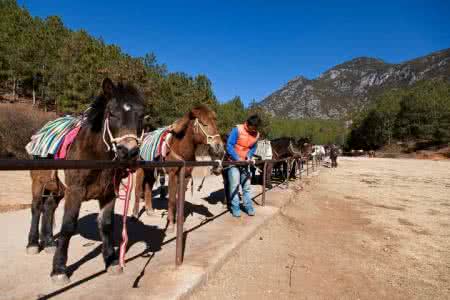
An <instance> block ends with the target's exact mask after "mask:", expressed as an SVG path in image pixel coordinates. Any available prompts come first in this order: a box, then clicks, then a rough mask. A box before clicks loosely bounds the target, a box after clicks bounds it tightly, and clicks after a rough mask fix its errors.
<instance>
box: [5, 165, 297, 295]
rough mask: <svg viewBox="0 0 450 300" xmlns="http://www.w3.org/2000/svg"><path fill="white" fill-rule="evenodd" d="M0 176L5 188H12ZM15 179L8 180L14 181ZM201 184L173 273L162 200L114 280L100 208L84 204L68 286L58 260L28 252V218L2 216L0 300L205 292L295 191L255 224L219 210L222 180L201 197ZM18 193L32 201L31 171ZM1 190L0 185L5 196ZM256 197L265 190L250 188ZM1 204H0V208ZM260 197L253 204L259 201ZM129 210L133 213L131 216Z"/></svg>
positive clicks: (281, 195)
mask: <svg viewBox="0 0 450 300" xmlns="http://www.w3.org/2000/svg"><path fill="white" fill-rule="evenodd" d="M4 176H5V177H6V175H4V173H0V185H7V184H8V181H4V180H3V179H2V177H4ZM9 176H11V174H9ZM200 181H201V179H200V178H197V179H196V180H195V186H194V191H195V192H194V197H193V198H192V196H191V192H190V191H188V192H187V193H186V201H187V202H186V206H185V207H186V212H187V217H186V223H185V232H186V233H187V241H186V246H185V255H184V264H183V265H182V266H181V267H178V268H176V267H175V235H174V234H166V232H165V231H164V227H165V224H166V217H165V215H162V213H163V212H164V211H165V210H164V208H165V207H164V206H165V205H164V203H165V201H158V200H156V203H157V204H156V207H158V206H159V207H160V209H159V210H156V212H155V214H154V215H152V216H147V215H146V214H145V213H144V214H143V215H142V216H141V219H140V220H141V222H130V221H129V222H128V228H129V229H128V230H129V238H130V241H129V250H128V252H127V255H126V257H127V265H126V267H125V270H124V273H123V274H122V275H119V276H111V275H109V274H107V273H106V272H105V270H104V263H103V259H102V256H101V242H100V237H99V235H98V233H97V225H96V218H97V212H98V205H97V202H96V201H90V202H86V203H84V204H83V205H82V208H81V213H80V219H79V234H77V235H76V236H74V237H73V238H72V240H71V244H70V248H69V261H68V266H69V269H70V270H71V271H72V272H73V274H72V276H71V277H70V279H71V283H70V284H69V285H67V286H64V287H57V286H55V285H53V284H52V282H51V280H50V277H49V273H50V271H51V264H52V258H53V255H50V254H46V253H44V252H41V253H40V254H38V255H34V256H30V255H27V254H26V253H25V246H26V242H27V235H28V228H29V225H30V211H29V210H28V209H27V210H20V211H14V212H6V213H2V214H0V228H2V229H3V238H2V239H1V241H0V266H1V271H0V295H1V296H0V298H1V299H104V298H106V297H107V298H108V299H176V298H183V297H185V296H187V295H189V293H191V292H192V291H193V290H194V289H195V288H196V287H198V286H199V285H201V284H202V283H203V282H205V280H207V278H208V276H210V275H211V274H213V273H214V271H215V270H217V269H218V268H219V267H220V266H221V265H222V264H223V263H224V262H225V260H226V258H227V257H229V256H230V255H232V254H233V253H234V251H235V250H236V249H237V248H238V247H239V245H240V244H242V242H244V241H246V240H247V239H248V238H249V237H250V236H251V235H252V234H253V233H254V232H255V231H256V230H257V229H258V228H260V227H261V226H262V225H263V224H264V223H265V222H267V220H269V219H270V218H271V217H273V216H274V215H275V214H276V213H278V211H279V207H281V206H283V205H284V204H286V203H287V201H288V200H289V199H290V198H291V196H292V195H293V190H290V189H287V188H286V186H285V185H281V186H279V187H276V188H274V189H273V190H271V191H269V192H268V193H267V199H266V206H265V207H260V206H256V212H257V215H256V216H255V217H248V216H246V215H245V216H243V217H241V218H240V219H235V218H233V217H231V215H230V214H229V213H227V212H226V211H225V209H224V208H223V205H222V203H221V200H222V198H223V197H224V195H223V183H222V178H221V177H214V176H210V177H207V178H206V181H205V185H204V188H203V190H202V191H201V192H197V186H198V185H199V184H200ZM15 182H16V183H17V186H16V187H17V189H19V190H20V191H21V192H22V193H23V198H24V199H31V196H30V187H29V186H30V179H29V177H28V172H15ZM1 189H3V187H2V186H0V190H1ZM253 189H254V194H255V195H256V194H259V193H260V192H261V186H253ZM2 200H3V199H0V202H1V201H2ZM260 200H261V199H260V197H257V198H256V201H260ZM158 203H159V205H158ZM121 207H122V203H118V204H117V205H116V226H117V228H116V230H115V232H116V241H120V235H119V232H120V228H121V226H122V224H121V216H120V215H119V214H120V213H119V212H120V210H121ZM62 208H63V203H61V204H60V206H59V207H58V209H57V213H56V221H57V222H56V223H57V224H56V226H55V232H57V230H59V228H60V221H61V219H62ZM130 210H131V209H130Z"/></svg>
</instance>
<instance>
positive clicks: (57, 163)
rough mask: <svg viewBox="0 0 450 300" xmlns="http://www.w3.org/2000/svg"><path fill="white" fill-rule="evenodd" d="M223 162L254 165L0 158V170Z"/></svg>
mask: <svg viewBox="0 0 450 300" xmlns="http://www.w3.org/2000/svg"><path fill="white" fill-rule="evenodd" d="M287 160H289V159H277V160H257V161H256V162H255V165H261V164H264V163H278V162H286V161H287ZM220 164H222V165H223V166H224V167H228V166H248V165H252V164H253V163H252V162H249V161H224V162H222V163H221V162H219V161H181V160H177V161H164V162H153V161H140V160H138V161H110V160H50V159H37V160H27V159H23V160H19V159H17V160H10V159H0V171H20V170H77V169H91V170H103V169H137V168H142V169H149V168H150V169H151V168H163V167H166V168H177V167H178V168H180V167H218V166H219V165H220Z"/></svg>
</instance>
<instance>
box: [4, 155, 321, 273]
mask: <svg viewBox="0 0 450 300" xmlns="http://www.w3.org/2000/svg"><path fill="white" fill-rule="evenodd" d="M277 163H285V164H286V165H285V166H287V170H286V174H287V176H286V177H285V181H284V182H285V183H286V185H289V179H290V177H291V175H292V174H294V175H297V174H299V176H300V179H301V176H302V173H303V172H306V174H307V175H309V173H310V168H311V169H312V171H313V172H314V171H315V170H316V169H317V167H318V166H320V162H318V161H315V160H310V161H309V160H305V159H304V158H301V157H298V156H295V157H290V158H283V159H273V160H256V161H255V162H254V163H253V162H251V161H223V162H221V161H164V162H153V161H139V160H138V161H109V160H51V159H37V160H7V159H0V171H23V170H75V169H91V170H104V169H133V170H134V169H139V168H142V169H151V168H178V169H179V171H178V182H179V186H178V189H177V198H178V201H177V203H176V205H177V212H176V214H177V219H176V220H177V233H176V234H177V235H176V255H175V264H176V265H177V266H178V265H181V264H182V262H183V249H184V243H185V241H184V201H185V193H186V191H185V189H184V188H183V187H184V186H185V185H184V183H185V179H186V178H185V172H186V168H187V167H219V166H220V165H222V166H223V167H225V168H226V167H230V166H249V165H255V166H258V168H259V169H260V171H261V172H262V174H261V175H262V180H263V181H262V193H261V194H260V195H261V204H260V205H261V206H264V205H265V202H266V181H267V175H269V180H270V176H271V174H266V173H267V172H266V171H267V168H268V165H275V164H277ZM294 163H296V164H295V168H294V170H292V167H293V164H294ZM261 165H262V166H263V167H262V168H260V167H259V166H261ZM305 165H306V166H305ZM305 167H306V168H305ZM283 168H284V167H283ZM284 172H285V170H283V173H284Z"/></svg>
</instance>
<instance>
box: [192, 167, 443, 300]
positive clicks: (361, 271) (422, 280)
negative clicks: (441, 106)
mask: <svg viewBox="0 0 450 300" xmlns="http://www.w3.org/2000/svg"><path fill="white" fill-rule="evenodd" d="M339 163H340V165H339V168H338V169H333V170H332V169H323V170H322V172H321V174H320V176H318V177H316V179H315V180H314V182H313V183H312V184H310V185H306V186H305V189H304V192H302V193H299V194H298V196H296V198H295V199H293V201H292V203H291V204H289V205H288V206H287V207H285V208H283V210H282V213H281V214H280V215H279V216H277V217H276V218H275V219H273V220H272V221H270V222H269V223H268V224H267V225H266V226H265V227H264V228H263V229H261V230H260V231H259V232H257V234H256V235H255V236H254V237H253V238H251V239H250V240H249V241H248V242H247V243H245V244H244V245H243V246H242V247H241V248H240V249H239V250H238V251H237V253H235V255H234V256H233V257H232V258H231V259H230V260H229V261H228V262H227V263H226V264H224V265H223V267H222V268H221V270H219V272H218V273H217V274H216V275H215V276H214V277H213V278H210V279H209V281H208V283H207V284H206V285H205V286H204V287H203V288H201V289H200V290H198V291H197V292H196V293H195V294H194V295H193V296H192V299H450V196H449V195H450V162H449V161H429V160H428V161H427V160H411V159H382V158H375V159H368V158H342V159H340V161H339Z"/></svg>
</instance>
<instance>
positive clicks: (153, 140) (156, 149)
mask: <svg viewBox="0 0 450 300" xmlns="http://www.w3.org/2000/svg"><path fill="white" fill-rule="evenodd" d="M170 137H171V133H170V129H169V127H162V128H158V129H156V130H155V131H151V132H148V133H146V134H145V135H144V139H143V141H142V144H141V147H140V156H141V159H142V160H145V161H154V160H158V159H161V158H164V157H165V156H166V154H167V152H168V146H167V142H168V141H169V139H170Z"/></svg>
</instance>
